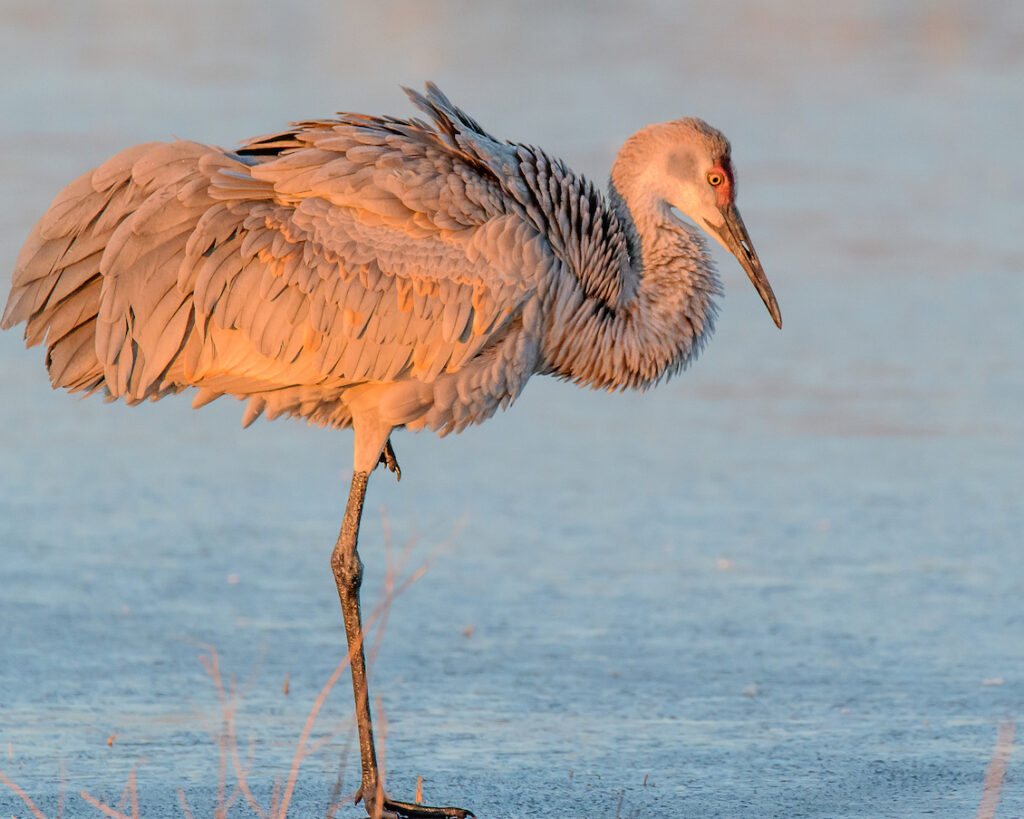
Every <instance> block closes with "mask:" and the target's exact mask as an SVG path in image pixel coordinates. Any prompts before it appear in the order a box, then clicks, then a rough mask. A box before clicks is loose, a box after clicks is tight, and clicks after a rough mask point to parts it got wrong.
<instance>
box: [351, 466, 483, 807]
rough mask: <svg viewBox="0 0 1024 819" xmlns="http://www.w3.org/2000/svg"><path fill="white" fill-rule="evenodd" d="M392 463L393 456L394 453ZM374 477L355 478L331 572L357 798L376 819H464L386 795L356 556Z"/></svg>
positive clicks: (360, 572) (359, 565) (360, 566)
mask: <svg viewBox="0 0 1024 819" xmlns="http://www.w3.org/2000/svg"><path fill="white" fill-rule="evenodd" d="M392 457H394V454H393V453H392ZM369 478H370V476H369V474H368V473H366V472H356V473H354V474H353V475H352V488H351V489H350V490H349V493H348V505H347V506H346V507H345V519H344V521H343V522H342V524H341V533H340V534H339V535H338V542H337V543H336V544H335V545H334V551H333V552H332V553H331V569H332V571H333V572H334V580H335V582H336V583H337V585H338V597H339V598H340V599H341V613H342V616H343V617H344V618H345V636H346V638H347V639H348V653H349V659H350V667H351V671H352V693H353V694H354V695H355V700H356V723H357V724H358V727H359V759H360V762H361V763H362V768H363V776H362V781H361V783H360V786H359V791H358V793H357V794H356V801H357V802H358V801H359V799H360V798H361V799H362V800H363V805H364V806H365V807H366V810H367V812H368V813H369V814H370V816H371V817H373V819H390V818H392V817H393V818H394V819H402V818H403V817H410V819H418V817H424V819H430V818H431V817H454V819H462V818H463V817H466V816H472V815H473V814H472V813H471V812H470V811H467V810H463V809H462V808H434V807H428V806H426V805H415V804H412V803H410V802H396V801H394V800H392V799H389V798H388V796H387V795H386V794H385V793H384V789H383V786H382V782H381V778H380V772H379V771H378V769H377V751H376V748H375V746H374V743H373V722H372V718H371V716H370V690H369V687H368V686H367V683H366V655H365V653H364V651H363V623H362V615H361V613H360V607H359V589H360V586H362V583H363V562H362V561H361V560H360V559H359V552H358V551H357V546H358V541H359V523H360V521H361V520H362V517H363V502H364V501H365V499H366V485H367V483H368V482H369Z"/></svg>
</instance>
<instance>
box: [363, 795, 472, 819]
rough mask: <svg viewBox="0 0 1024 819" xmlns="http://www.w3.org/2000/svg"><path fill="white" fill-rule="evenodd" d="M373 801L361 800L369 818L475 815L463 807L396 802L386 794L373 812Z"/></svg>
mask: <svg viewBox="0 0 1024 819" xmlns="http://www.w3.org/2000/svg"><path fill="white" fill-rule="evenodd" d="M360 796H361V794H357V795H356V801H357V802H358V801H359V799H360ZM374 801H375V800H372V799H364V800H363V805H364V806H365V807H366V812H367V813H368V814H369V815H370V819H376V817H377V816H380V819H466V817H475V816H476V814H475V813H473V811H471V810H465V809H464V808H451V807H447V808H436V807H431V806H430V805H417V804H415V803H413V802H398V801H396V800H394V799H391V798H390V797H388V796H387V795H385V796H384V798H383V799H382V800H381V810H380V812H379V813H375V812H374V805H373V802H374Z"/></svg>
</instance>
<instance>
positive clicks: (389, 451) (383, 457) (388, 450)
mask: <svg viewBox="0 0 1024 819" xmlns="http://www.w3.org/2000/svg"><path fill="white" fill-rule="evenodd" d="M377 463H381V464H384V466H386V467H387V468H388V469H390V470H391V471H392V472H394V473H395V480H396V481H400V480H402V467H400V466H399V465H398V458H397V457H395V449H394V447H392V446H391V439H390V438H388V441H387V443H386V444H384V451H383V452H381V453H380V459H379V460H378V461H377Z"/></svg>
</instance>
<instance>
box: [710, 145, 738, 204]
mask: <svg viewBox="0 0 1024 819" xmlns="http://www.w3.org/2000/svg"><path fill="white" fill-rule="evenodd" d="M711 172H712V173H720V174H721V175H722V184H721V185H719V186H718V187H717V188H715V191H716V192H717V194H718V207H720V208H724V207H725V206H726V205H728V204H729V203H730V202H732V197H733V187H734V184H735V183H734V182H733V178H732V163H731V162H730V161H729V157H727V156H723V157H722V158H721V159H719V160H718V162H716V163H715V166H714V167H713V168H712V169H711Z"/></svg>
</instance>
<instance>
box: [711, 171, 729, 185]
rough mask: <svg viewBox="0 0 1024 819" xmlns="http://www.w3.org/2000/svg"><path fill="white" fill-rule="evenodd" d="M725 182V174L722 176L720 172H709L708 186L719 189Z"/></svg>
mask: <svg viewBox="0 0 1024 819" xmlns="http://www.w3.org/2000/svg"><path fill="white" fill-rule="evenodd" d="M724 181H725V175H724V174H721V173H719V172H718V171H709V172H708V184H709V185H710V186H711V187H713V188H717V187H718V186H719V185H721V184H722V183H723V182H724Z"/></svg>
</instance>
